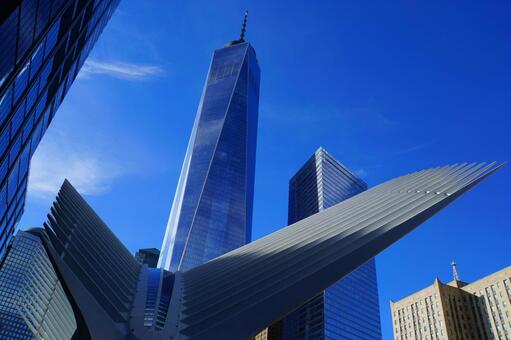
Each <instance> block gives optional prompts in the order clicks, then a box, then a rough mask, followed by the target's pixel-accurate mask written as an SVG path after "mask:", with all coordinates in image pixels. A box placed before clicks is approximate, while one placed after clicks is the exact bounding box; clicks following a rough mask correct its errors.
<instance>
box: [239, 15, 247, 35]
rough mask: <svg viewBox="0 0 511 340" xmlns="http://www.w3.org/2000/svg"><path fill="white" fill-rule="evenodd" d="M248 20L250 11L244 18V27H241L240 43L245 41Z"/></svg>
mask: <svg viewBox="0 0 511 340" xmlns="http://www.w3.org/2000/svg"><path fill="white" fill-rule="evenodd" d="M247 19H248V10H246V11H245V17H244V18H243V25H241V34H240V41H241V42H244V41H245V32H246V31H247Z"/></svg>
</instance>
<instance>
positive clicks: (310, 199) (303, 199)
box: [282, 148, 381, 340]
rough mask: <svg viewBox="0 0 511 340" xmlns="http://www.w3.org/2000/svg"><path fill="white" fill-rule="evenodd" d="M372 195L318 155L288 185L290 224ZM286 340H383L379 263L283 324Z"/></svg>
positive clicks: (348, 278)
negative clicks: (366, 193) (339, 204)
mask: <svg viewBox="0 0 511 340" xmlns="http://www.w3.org/2000/svg"><path fill="white" fill-rule="evenodd" d="M366 189H367V185H366V184H365V183H364V182H363V181H362V180H361V179H359V178H358V177H357V176H355V175H354V174H353V173H351V172H350V171H349V170H348V169H347V168H346V167H345V166H344V165H342V164H341V163H340V162H339V161H337V160H336V159H335V158H334V157H332V156H331V155H330V154H329V153H327V152H326V151H325V150H324V149H322V148H320V149H318V150H317V151H316V152H315V154H314V155H313V156H312V157H311V158H310V159H309V160H308V161H307V162H306V163H305V164H304V165H303V167H302V168H301V169H300V170H299V171H298V172H297V173H296V174H295V176H293V178H292V179H291V181H290V183H289V216H288V219H289V224H292V223H295V222H297V221H300V220H302V219H304V218H306V217H309V216H311V215H314V214H316V213H318V212H320V211H322V210H324V209H327V208H329V207H331V206H333V205H335V204H337V203H339V202H341V201H343V200H345V199H348V198H350V197H352V196H354V195H356V194H358V193H360V192H362V191H364V190H366ZM282 329H283V332H282V334H283V338H284V339H285V340H291V339H293V340H294V339H308V340H309V339H381V326H380V314H379V303H378V287H377V280H376V266H375V261H374V259H372V260H370V261H369V262H367V263H365V264H364V265H362V266H361V267H359V268H358V269H357V270H355V271H353V272H352V273H350V274H349V275H347V276H345V277H344V278H342V279H341V280H340V281H338V282H336V283H335V284H334V285H332V286H331V287H329V288H328V289H327V290H325V291H324V292H323V293H321V294H319V295H318V296H316V297H315V298H314V299H312V300H311V301H309V302H308V303H307V304H306V305H304V306H303V307H301V308H299V309H298V310H296V311H294V312H293V313H291V314H290V315H288V316H287V317H286V318H285V319H284V320H283V321H282Z"/></svg>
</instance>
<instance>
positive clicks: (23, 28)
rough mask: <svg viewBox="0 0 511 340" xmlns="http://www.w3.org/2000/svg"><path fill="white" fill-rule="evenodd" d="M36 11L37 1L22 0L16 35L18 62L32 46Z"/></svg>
mask: <svg viewBox="0 0 511 340" xmlns="http://www.w3.org/2000/svg"><path fill="white" fill-rule="evenodd" d="M36 11H37V0H23V2H22V3H21V14H20V25H19V27H20V29H19V34H18V55H17V59H16V60H17V61H18V62H19V61H20V60H21V59H22V58H23V57H24V56H25V54H26V53H27V52H28V49H29V48H30V46H31V45H32V41H33V39H34V28H35V18H36Z"/></svg>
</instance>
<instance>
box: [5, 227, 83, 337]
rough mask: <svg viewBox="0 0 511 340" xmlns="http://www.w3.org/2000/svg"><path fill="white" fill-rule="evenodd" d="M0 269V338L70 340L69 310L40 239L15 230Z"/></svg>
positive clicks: (72, 329) (72, 327)
mask: <svg viewBox="0 0 511 340" xmlns="http://www.w3.org/2000/svg"><path fill="white" fill-rule="evenodd" d="M12 241H13V242H12V244H11V245H10V246H9V247H8V251H7V254H6V257H5V261H4V262H3V263H2V266H1V268H0V339H71V337H72V336H73V334H74V332H75V330H76V320H75V317H74V314H73V309H72V307H71V305H70V303H69V301H68V299H67V297H66V294H65V292H64V289H63V287H62V284H61V283H60V281H59V279H58V277H57V274H56V273H55V271H54V269H53V266H52V264H51V262H50V259H49V257H48V254H47V253H46V251H45V249H44V246H43V243H42V242H41V239H40V238H39V237H38V236H37V235H34V234H31V233H30V232H23V231H18V233H17V234H16V236H15V237H14V238H13V239H12Z"/></svg>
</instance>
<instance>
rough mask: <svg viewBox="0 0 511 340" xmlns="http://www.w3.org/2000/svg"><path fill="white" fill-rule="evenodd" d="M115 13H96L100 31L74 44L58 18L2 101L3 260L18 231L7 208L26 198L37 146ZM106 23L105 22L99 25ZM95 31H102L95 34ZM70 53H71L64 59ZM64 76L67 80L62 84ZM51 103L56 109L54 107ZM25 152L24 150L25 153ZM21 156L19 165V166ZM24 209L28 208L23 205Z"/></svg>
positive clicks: (0, 209)
mask: <svg viewBox="0 0 511 340" xmlns="http://www.w3.org/2000/svg"><path fill="white" fill-rule="evenodd" d="M79 3H84V1H82V0H77V1H76V2H75V4H74V5H73V6H72V8H73V9H74V8H78V4H79ZM99 4H102V5H101V6H100V7H97V8H98V9H101V10H102V11H103V12H104V10H105V6H106V5H108V4H109V1H108V0H104V1H101V2H100V1H98V0H96V1H95V2H94V5H95V6H98V5H99ZM88 8H92V7H88ZM112 11H113V8H110V11H109V12H108V13H106V15H103V16H102V14H103V12H101V13H94V15H93V16H92V17H91V21H93V22H94V23H95V24H97V26H94V25H92V24H91V25H89V26H88V27H87V29H88V31H87V32H88V34H89V36H88V38H89V39H88V41H86V40H85V37H86V35H85V34H84V35H83V36H82V38H81V39H80V41H76V40H77V39H76V35H75V38H74V41H73V39H72V38H71V34H72V32H67V33H66V35H63V34H64V32H65V30H64V31H63V28H62V25H61V20H60V18H57V19H56V21H55V23H53V24H52V26H51V28H50V29H49V31H48V34H47V35H46V37H45V38H44V39H43V41H42V42H41V44H40V45H39V46H38V47H37V48H35V49H34V53H33V54H32V57H31V58H29V60H28V61H27V63H26V64H25V66H24V67H23V68H22V69H21V71H20V72H19V74H18V75H17V77H16V79H15V80H14V82H13V84H12V85H11V86H10V87H9V88H8V89H7V90H6V92H5V93H4V96H3V97H2V98H1V99H0V128H3V131H2V133H1V134H0V159H1V160H2V162H1V163H0V185H2V183H3V187H2V189H1V190H0V218H1V217H2V216H4V218H2V219H1V220H0V223H1V224H0V233H3V235H2V236H1V237H2V238H1V239H0V255H3V252H4V251H5V247H6V245H7V244H8V241H9V240H8V239H9V238H10V236H12V232H13V230H14V220H13V219H10V217H11V214H10V213H9V214H6V210H7V207H8V206H9V205H10V206H11V208H9V209H12V207H14V206H15V205H14V204H11V201H12V198H13V197H14V195H15V192H16V191H19V192H21V193H23V194H24V191H25V189H26V184H25V187H24V188H22V190H17V185H18V181H20V182H21V181H22V179H23V178H24V177H25V175H26V173H27V172H28V163H29V160H30V158H31V156H32V154H33V153H34V151H35V149H36V147H37V144H38V143H39V141H40V139H41V137H42V135H43V134H44V132H45V130H46V128H47V126H48V124H49V122H50V121H51V119H52V118H53V115H54V113H55V111H56V110H57V108H58V106H59V105H60V103H61V101H62V99H63V97H64V95H65V93H66V92H67V91H68V89H69V87H70V85H71V84H72V82H73V80H74V79H75V76H76V73H77V71H78V70H79V68H80V67H81V66H82V65H83V63H84V62H85V59H86V57H87V55H88V54H89V52H90V50H91V49H92V47H93V46H94V43H95V41H96V40H97V38H98V36H99V34H100V32H101V30H102V29H103V27H104V26H105V24H106V22H107V20H108V19H109V16H110V15H111V14H112ZM76 12H78V10H76ZM84 18H85V14H84V15H82V17H80V19H79V20H81V21H80V24H79V25H77V26H76V27H79V28H80V29H82V30H84V29H85V26H83V25H85V24H86V21H85V19H84ZM101 18H102V20H101V22H99V19H101ZM68 26H69V25H68ZM82 26H83V27H82ZM92 27H95V28H96V29H95V30H94V31H93V30H92ZM59 35H63V38H60V39H59ZM60 40H64V42H63V43H62V44H60V45H59V46H60V47H59V50H58V51H55V52H54V50H55V46H56V45H57V42H58V41H60ZM64 51H67V52H66V53H65V54H64V56H63V53H64ZM56 60H66V62H65V63H62V62H60V61H59V62H57V61H56ZM54 64H55V65H54ZM52 74H54V76H53V75H52ZM51 77H54V79H53V81H52V82H51V84H48V81H49V78H51ZM61 77H62V79H60V78H61ZM52 96H54V97H53V98H52V100H51V101H49V100H48V97H50V98H51V97H52ZM48 102H50V103H51V105H48ZM53 103H54V104H53ZM45 107H49V108H50V109H48V110H47V111H46V113H45V116H44V119H43V121H42V122H41V119H40V116H41V115H42V112H43V110H44V108H45ZM9 116H12V118H10V121H9V124H8V125H6V121H7V117H9ZM38 122H39V124H38ZM2 126H3V127H2ZM33 126H36V127H35V128H34V127H33ZM19 131H21V132H19ZM32 134H34V135H32ZM29 139H30V140H29ZM22 149H23V151H21V150H22ZM20 155H21V156H20ZM18 157H19V161H18V162H16V159H18ZM9 172H10V175H9V178H8V180H7V181H5V177H6V176H7V174H8V173H9ZM5 182H7V183H5ZM20 209H22V206H21V208H20ZM7 221H8V222H7Z"/></svg>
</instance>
